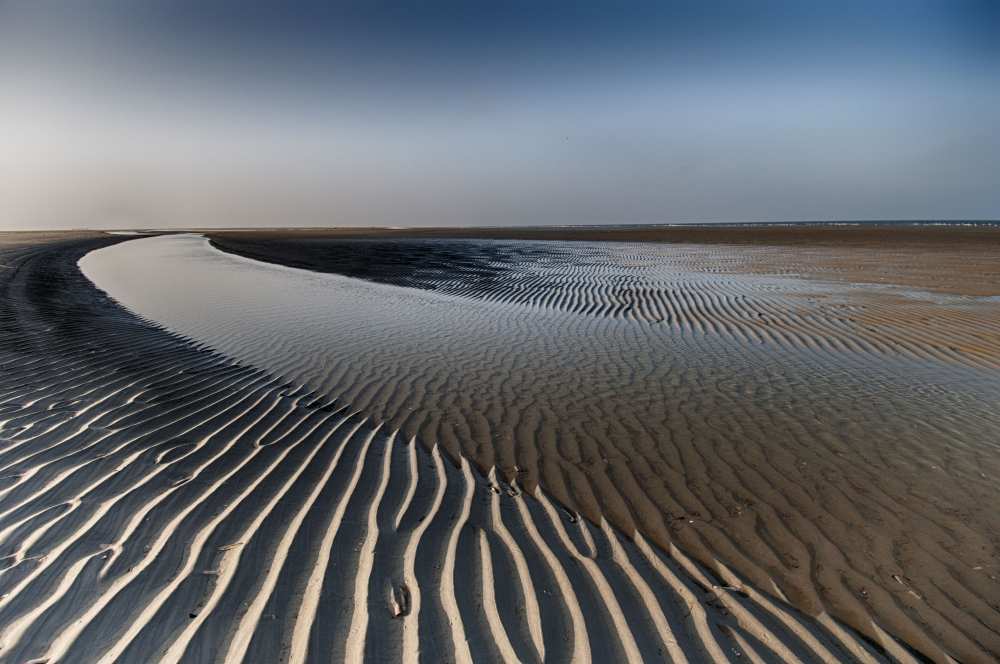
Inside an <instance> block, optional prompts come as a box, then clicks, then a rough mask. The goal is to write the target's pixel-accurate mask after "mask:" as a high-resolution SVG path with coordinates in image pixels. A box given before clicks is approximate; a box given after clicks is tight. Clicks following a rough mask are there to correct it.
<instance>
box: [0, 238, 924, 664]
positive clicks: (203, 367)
mask: <svg viewBox="0 0 1000 664" xmlns="http://www.w3.org/2000/svg"><path fill="white" fill-rule="evenodd" d="M121 240H122V238H111V237H108V236H103V237H101V236H81V237H66V236H54V237H36V238H29V239H28V241H26V242H11V243H7V244H4V245H0V257H2V259H3V262H4V264H5V265H8V266H9V267H10V269H9V270H8V271H6V272H4V273H0V292H2V294H3V297H2V298H0V366H2V371H0V662H42V661H44V662H50V663H54V662H74V663H75V662H148V661H161V662H192V661H195V662H209V661H216V662H240V661H254V662H257V661H269V662H270V661H288V662H296V663H299V662H319V661H331V659H332V660H334V661H348V662H358V661H403V662H418V661H419V662H441V661H457V662H471V661H504V662H538V661H549V662H587V661H598V662H605V661H639V660H644V661H674V662H702V661H713V662H742V661H747V660H750V661H806V662H812V661H847V660H855V661H861V662H881V661H886V660H887V659H890V658H892V659H896V660H902V661H910V660H912V651H910V650H909V649H908V648H907V647H906V646H904V645H903V644H901V643H900V642H899V641H898V640H897V639H896V638H894V637H892V636H891V635H889V634H888V633H886V632H885V631H884V630H880V629H876V628H875V626H874V624H873V625H872V626H871V629H872V630H875V633H876V639H875V640H872V641H868V640H866V639H865V638H864V637H863V636H862V635H860V634H859V633H857V632H855V631H853V630H852V629H851V628H850V627H848V626H845V625H844V624H843V623H841V622H839V621H837V620H836V619H834V618H832V617H831V616H830V615H829V614H827V613H819V614H816V615H808V614H806V613H803V612H801V611H798V610H796V609H795V608H794V607H793V606H791V605H790V604H789V603H788V602H785V601H783V600H782V599H781V598H780V593H779V592H778V591H777V590H776V589H765V590H764V591H761V590H758V589H757V588H755V587H754V586H753V585H752V584H750V583H748V582H747V581H746V579H744V578H742V577H741V576H740V575H739V574H738V573H736V572H734V571H733V570H731V569H730V568H728V567H727V566H726V565H724V564H723V563H722V562H721V561H718V560H714V561H713V562H712V564H711V565H704V564H699V562H698V561H697V560H695V559H693V558H692V557H691V556H690V555H688V554H687V553H686V552H684V551H682V550H681V549H680V548H678V547H677V546H674V545H672V544H671V545H669V546H667V547H659V546H656V545H654V544H652V543H650V542H649V540H647V539H646V538H645V537H644V536H643V535H642V534H641V533H639V532H638V531H632V532H630V533H625V532H624V531H623V530H621V529H620V528H616V527H614V526H613V525H612V524H610V523H609V521H608V520H606V519H602V518H598V519H597V521H594V522H591V521H590V520H588V519H583V518H580V515H579V514H578V513H577V512H574V511H573V510H571V509H569V508H567V506H566V504H565V503H560V501H558V500H557V499H555V498H554V497H553V496H552V495H551V494H550V493H549V492H548V491H546V490H545V489H544V488H543V487H541V486H535V487H533V488H532V489H531V490H530V491H525V490H524V489H525V486H524V485H523V484H522V483H521V482H520V481H519V478H518V477H516V476H515V477H513V478H504V477H502V474H501V473H500V472H498V470H497V469H496V468H490V469H489V471H487V472H482V471H481V470H479V469H477V468H475V467H473V465H472V464H471V463H470V462H469V459H468V458H467V457H465V456H463V455H462V454H461V453H460V452H459V453H457V454H452V453H446V452H445V451H444V450H443V448H442V446H441V445H439V444H437V442H436V441H434V440H423V439H419V438H416V437H409V438H406V437H404V435H403V434H402V432H401V430H399V429H398V428H393V427H392V426H391V425H390V424H389V423H388V422H386V421H385V420H381V421H379V420H378V419H377V418H375V417H373V416H372V415H371V414H370V413H366V412H364V410H363V409H358V408H355V407H353V406H352V405H351V404H350V403H348V402H346V401H344V400H342V399H340V398H331V397H330V396H329V394H328V393H327V392H326V391H324V390H317V389H315V388H309V387H308V386H306V385H305V384H303V383H301V382H295V381H293V380H289V379H286V378H283V377H282V376H280V375H278V374H276V373H275V372H274V371H271V370H269V369H265V368H261V367H260V366H255V365H254V364H253V363H250V362H247V361H241V362H238V361H236V360H235V359H234V358H233V357H231V356H229V355H227V354H223V353H221V352H219V351H218V350H216V349H214V348H213V347H211V346H209V345H207V344H206V342H205V341H203V340H200V339H198V338H195V337H193V336H183V335H180V334H177V333H174V332H171V331H170V330H168V329H166V326H165V325H164V324H163V323H161V322H157V321H156V320H154V319H152V318H149V317H146V318H140V317H139V316H137V315H136V314H135V313H133V312H131V311H129V310H127V309H125V308H123V307H122V306H120V304H119V302H118V301H116V300H113V299H111V298H110V297H109V296H107V295H106V293H104V292H102V291H101V290H99V289H98V288H97V287H96V286H95V285H94V284H93V283H92V282H90V281H89V280H88V279H87V278H86V277H85V276H84V275H83V274H82V273H81V272H80V270H79V269H78V267H77V261H78V260H79V259H81V257H85V258H84V259H83V260H82V261H81V263H82V264H83V266H84V268H85V269H86V270H87V271H88V273H90V274H91V275H92V276H96V275H95V274H94V270H95V269H96V270H97V271H98V272H100V271H102V270H103V269H105V268H110V269H111V273H110V275H109V274H104V275H103V276H102V277H99V278H98V279H99V280H100V281H102V282H103V281H104V280H105V278H109V276H112V275H113V276H114V277H115V278H119V279H120V278H128V279H129V282H130V283H131V279H132V278H134V277H135V276H136V275H133V274H130V273H129V272H128V271H127V270H126V271H124V272H123V271H120V270H122V269H124V268H127V266H126V265H123V264H121V263H119V262H118V261H117V260H115V261H113V262H112V264H110V265H108V264H104V265H103V267H96V268H95V264H94V263H93V261H92V260H90V258H89V257H100V260H101V261H102V262H103V261H104V259H106V258H108V257H109V256H116V255H117V253H112V254H108V253H103V254H101V253H100V252H107V251H110V250H113V249H114V246H112V245H115V244H116V243H119V242H121ZM194 240H195V242H194V243H193V244H192V243H191V242H189V241H188V240H187V239H185V238H172V239H171V238H168V239H166V240H163V241H160V240H158V241H155V242H154V241H143V244H141V245H140V244H138V243H136V244H132V243H124V244H126V245H130V246H129V249H130V250H131V249H138V254H137V255H138V256H139V257H141V258H142V259H143V260H145V261H147V262H146V268H148V269H147V274H156V273H157V271H158V270H159V269H160V268H161V267H163V263H160V262H158V261H159V260H164V261H165V260H168V259H170V260H177V259H180V258H183V259H185V260H187V259H191V258H194V259H195V260H196V262H197V261H198V260H200V258H199V256H198V254H197V252H195V253H191V251H192V250H197V249H198V247H204V246H205V245H204V243H199V242H198V238H194ZM102 247H106V249H101V248H102ZM95 250H96V252H97V253H88V252H94V251H95ZM161 251H165V253H159V254H158V252H161ZM157 254H158V259H157V261H154V260H153V259H154V258H156V257H157ZM128 255H130V256H132V255H133V254H132V252H131V251H129V252H128ZM209 255H210V256H211V254H209ZM215 260H217V257H216V259H215ZM212 262H213V263H214V260H213V261H212ZM193 265H194V264H186V267H193ZM223 265H225V263H223ZM240 265H243V267H246V266H247V265H252V264H248V263H245V262H244V263H240ZM203 267H204V266H203ZM229 268H230V272H229V273H230V274H236V275H237V276H240V277H246V276H248V275H247V274H246V273H242V272H239V271H236V272H235V273H234V272H233V271H232V270H233V269H234V268H233V266H232V265H229ZM267 269H268V270H269V271H271V272H274V271H275V268H273V267H267ZM196 275H197V276H196ZM213 276H219V275H218V273H216V274H214V275H213V274H211V273H206V272H204V271H203V270H202V268H195V269H194V270H193V271H191V272H187V271H182V272H177V273H174V274H173V277H175V278H177V279H178V281H177V282H176V283H175V285H176V286H177V287H179V288H185V287H190V286H196V285H199V286H202V287H206V286H207V285H208V284H209V283H210V282H204V283H200V282H199V281H198V279H200V278H207V277H213ZM254 276H255V277H257V278H259V281H255V282H254V283H255V286H256V287H259V288H261V289H263V290H261V291H260V292H259V294H258V295H259V300H258V303H259V304H260V305H262V306H263V308H257V309H248V310H246V311H245V312H244V313H245V316H246V317H245V320H244V324H245V325H253V326H257V325H262V324H263V322H262V321H263V320H264V317H263V314H264V313H265V312H266V311H267V310H268V309H269V308H270V307H271V306H272V305H271V304H270V303H269V302H268V297H270V296H273V295H277V294H280V292H273V291H270V290H268V288H270V287H275V286H283V288H286V289H287V288H288V287H289V284H288V283H285V284H283V285H282V284H280V283H271V282H269V281H268V279H267V278H265V277H264V276H263V275H262V274H256V275H254ZM282 276H283V277H286V278H287V277H288V276H289V274H288V273H284V274H282ZM296 277H297V278H298V279H302V278H305V277H308V275H303V274H298V273H296ZM307 281H310V280H307ZM328 281H329V278H323V279H320V280H319V281H318V282H317V283H324V282H327V283H326V286H327V287H329V283H328ZM105 285H107V286H108V288H109V289H111V290H116V289H115V288H114V287H112V286H110V285H108V284H107V283H106V284H105ZM150 285H151V284H149V283H146V284H145V286H146V287H149V286H150ZM219 285H221V284H219ZM230 285H231V284H230ZM293 291H294V288H293ZM285 292H286V293H291V294H292V295H293V296H295V295H294V293H292V292H291V291H285ZM148 294H152V295H154V296H160V295H162V296H167V295H168V292H167V291H163V292H159V293H157V292H152V293H148ZM218 294H219V291H215V292H214V293H213V297H214V296H216V295H218ZM230 295H231V294H230ZM383 295H384V293H383ZM121 297H123V298H127V296H126V295H125V294H121ZM162 302H163V303H166V304H168V305H169V306H170V309H169V312H170V314H171V316H174V317H177V318H172V319H171V324H174V325H177V326H178V327H182V326H184V324H183V322H182V321H183V320H185V318H184V315H182V314H184V310H181V309H178V308H177V307H178V306H181V305H185V306H189V305H191V304H192V303H196V302H202V303H203V302H204V301H203V300H199V298H198V297H197V296H195V295H194V294H191V296H189V297H186V298H182V299H180V300H177V299H174V297H173V296H169V297H166V299H165V300H162ZM230 304H238V303H230ZM300 304H301V302H300ZM323 304H326V305H331V306H340V305H343V306H344V307H347V306H348V305H350V301H349V300H344V299H342V300H339V301H338V302H333V301H324V302H323ZM411 304H412V303H411ZM158 313H159V314H161V315H164V314H165V313H167V311H166V310H163V311H159V312H158ZM211 313H212V312H211V311H202V312H199V314H200V315H202V316H203V319H204V320H203V321H202V322H204V321H205V320H207V321H210V322H211V321H215V320H221V321H223V322H226V321H227V320H228V319H227V316H228V315H229V314H228V313H225V312H219V314H220V315H219V316H218V317H216V318H213V317H212V316H211V315H210V314H211ZM341 313H342V314H343V315H347V313H348V309H346V308H344V309H342V310H341ZM227 325H228V323H227ZM221 329H222V328H220V330H221ZM258 331H259V332H261V333H263V334H265V335H266V333H267V332H268V328H267V326H266V325H264V327H260V328H259V329H258ZM363 331H365V332H367V330H363ZM217 333H218V330H217ZM211 334H212V332H211V330H208V331H205V336H211ZM216 341H217V342H218V343H219V345H225V344H224V342H223V341H222V340H221V339H216ZM244 341H245V342H247V344H248V345H250V346H252V345H253V344H255V343H257V342H250V341H249V339H248V338H245V339H244ZM262 357H263V356H258V360H260V359H261V358H262ZM268 357H270V359H271V360H275V359H277V358H279V357H280V353H278V354H275V353H273V352H271V353H270V354H269V355H268ZM262 364H263V362H262Z"/></svg>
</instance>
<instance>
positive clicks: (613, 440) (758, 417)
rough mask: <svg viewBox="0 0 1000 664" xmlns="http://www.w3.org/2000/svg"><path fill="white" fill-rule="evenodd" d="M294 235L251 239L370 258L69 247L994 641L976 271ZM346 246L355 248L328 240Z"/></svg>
mask: <svg viewBox="0 0 1000 664" xmlns="http://www.w3.org/2000/svg"><path fill="white" fill-rule="evenodd" d="M222 242H227V240H226V239H225V238H224V239H223V240H222ZM229 242H230V247H229V248H230V249H233V248H238V247H233V246H232V242H231V240H229ZM308 244H310V245H312V246H311V247H309V248H306V249H304V248H303V247H302V246H300V245H301V243H287V244H281V243H275V242H273V241H272V242H268V243H267V244H266V247H270V248H269V249H267V248H265V249H262V247H264V246H265V245H264V244H263V243H258V245H257V246H255V247H253V249H254V252H253V253H255V255H258V256H260V252H265V253H268V256H267V257H268V258H270V259H271V260H273V261H278V262H284V263H287V264H292V265H303V264H308V265H310V266H312V267H316V265H317V264H318V265H321V266H322V265H325V266H326V269H329V270H331V271H337V270H342V271H343V272H344V273H345V274H348V275H355V276H358V277H362V278H364V279H368V280H369V281H367V282H366V281H362V280H359V279H356V278H351V277H345V276H341V275H337V274H317V273H315V272H308V271H303V270H293V269H288V268H281V267H277V266H274V265H268V264H263V263H259V262H254V261H247V260H245V259H242V258H238V257H234V256H232V255H226V254H223V253H221V252H219V251H216V250H214V249H213V248H211V247H210V246H209V245H208V244H207V243H206V242H205V241H204V240H202V239H201V238H197V237H174V238H157V239H148V240H136V241H134V242H129V243H126V244H122V245H118V246H116V247H114V248H112V249H108V250H105V251H103V252H96V253H94V254H92V255H91V256H90V257H88V259H87V260H85V261H84V262H83V266H84V269H85V271H86V272H87V274H88V275H90V276H91V277H92V278H93V279H94V280H95V281H96V282H97V283H98V284H99V285H101V286H102V287H103V288H105V289H107V290H108V291H109V292H111V293H112V294H113V295H114V296H115V298H116V299H118V300H120V301H121V302H123V303H124V304H125V305H127V306H129V307H130V308H132V309H133V310H134V311H136V312H137V313H139V314H140V315H142V316H144V317H146V318H148V319H150V320H151V321H155V322H156V323H157V324H160V325H163V326H165V327H167V328H168V329H169V330H172V331H174V332H178V333H180V334H183V335H185V336H186V337H189V338H192V339H195V340H197V341H199V342H200V343H204V344H207V345H208V346H209V347H211V348H213V349H216V350H219V351H221V352H223V353H225V354H226V355H227V356H228V357H231V358H233V359H236V360H238V361H241V362H243V363H245V364H248V365H251V366H256V367H265V368H267V370H268V371H271V372H274V373H276V374H279V375H281V376H283V377H285V378H287V379H290V380H293V381H294V382H296V383H301V384H303V385H305V386H307V388H308V389H309V390H315V391H316V392H317V393H320V394H324V395H328V396H330V395H334V396H336V397H337V398H339V399H341V400H342V401H343V402H344V403H346V404H350V406H351V408H357V409H359V410H360V411H361V412H363V413H365V414H366V415H367V416H369V417H371V418H372V419H373V421H378V422H384V423H385V425H386V426H388V427H390V428H391V429H393V430H395V429H398V430H399V431H400V432H401V433H400V435H402V436H404V437H405V438H407V439H408V438H409V437H411V436H417V437H418V438H419V439H420V440H421V441H423V442H424V443H425V445H434V444H438V445H440V446H442V447H443V448H444V449H445V450H446V451H447V452H448V455H449V456H450V457H451V458H452V459H462V458H468V459H471V460H472V461H473V462H474V463H475V465H476V466H477V467H478V468H479V469H480V470H481V471H482V472H488V471H489V470H490V469H491V468H493V467H496V468H497V469H498V471H499V475H500V476H501V477H502V478H503V479H505V480H507V481H513V480H515V479H516V480H517V482H518V484H519V485H521V486H524V487H526V488H527V489H528V490H529V492H530V491H533V490H535V487H536V485H540V486H541V487H542V489H543V490H544V492H545V494H548V495H549V496H551V497H552V498H553V499H554V500H555V501H556V502H557V503H559V504H562V505H565V506H567V507H568V508H569V509H570V510H573V511H577V512H580V513H582V514H583V515H584V516H585V517H586V518H587V520H589V521H590V522H591V523H592V524H600V523H601V520H602V519H606V520H607V521H608V522H609V523H610V524H612V525H613V526H615V527H617V528H619V529H621V530H622V531H623V532H624V533H625V534H627V535H633V534H634V533H640V534H641V535H642V536H644V538H646V539H648V540H650V541H651V542H653V543H654V544H655V545H657V546H658V547H659V548H660V550H665V551H669V550H671V548H676V549H677V550H679V551H681V550H682V551H685V552H687V553H688V554H689V555H692V556H693V557H694V558H696V559H698V560H699V561H701V563H703V564H706V565H709V566H710V567H713V568H715V569H716V570H718V569H723V568H721V567H719V566H720V565H721V564H723V563H724V564H725V565H726V567H725V569H732V570H733V571H734V572H735V573H737V574H739V575H740V576H741V577H742V578H744V579H746V580H747V581H749V585H748V586H747V587H756V588H757V589H760V590H764V591H766V592H770V593H774V596H775V597H777V598H783V597H784V598H787V599H788V600H789V601H790V602H791V603H792V604H793V605H795V606H796V607H798V608H799V609H801V610H803V611H805V612H806V613H807V614H811V615H814V616H824V615H827V614H830V615H832V616H834V617H836V618H837V619H838V620H841V621H844V622H845V623H847V624H848V625H850V626H851V627H853V628H855V629H857V630H859V631H860V632H861V633H863V634H865V635H867V636H868V637H869V638H871V639H873V641H874V642H876V643H881V644H882V645H883V647H890V646H891V644H892V643H893V642H892V640H891V639H890V638H889V637H887V636H886V635H885V633H884V632H882V629H884V630H885V631H886V632H888V633H889V634H892V635H893V636H894V637H896V638H898V639H901V640H902V641H904V642H905V643H907V644H909V646H910V647H913V648H915V649H916V650H917V651H919V652H921V653H923V654H924V655H926V656H929V657H931V658H934V659H938V660H945V659H947V658H948V656H954V657H958V658H960V659H962V660H965V661H978V660H987V659H990V658H991V657H993V656H994V655H995V654H996V653H998V652H1000V643H998V632H1000V614H998V610H997V604H998V602H997V600H998V592H997V581H996V577H997V562H998V561H997V553H996V540H995V538H996V535H995V534H996V533H997V532H1000V528H998V526H1000V523H998V517H997V514H996V511H995V509H994V508H993V506H994V505H996V504H998V498H1000V496H998V495H997V494H998V489H997V484H996V477H997V471H998V470H1000V455H998V453H997V446H996V442H995V441H996V440H1000V435H998V434H1000V418H998V409H997V403H998V395H1000V379H998V374H997V372H996V361H997V357H1000V356H998V353H997V350H998V345H1000V341H998V335H997V326H998V321H1000V315H998V303H997V301H996V299H995V298H992V297H990V296H989V294H983V291H984V288H985V289H988V288H989V286H988V285H987V286H986V287H984V286H982V284H979V285H977V287H976V290H975V293H974V294H973V295H970V296H963V295H960V294H959V292H958V291H961V283H962V279H961V278H960V277H961V275H959V274H957V273H953V274H951V276H950V277H949V285H948V287H947V288H944V289H935V288H934V287H933V284H926V283H921V284H914V283H909V284H908V285H907V286H906V287H894V286H892V285H891V284H890V285H888V286H887V285H886V284H885V283H882V284H881V285H879V286H877V287H875V286H872V285H857V284H854V283H848V282H850V281H851V280H850V279H846V278H842V279H840V280H831V279H827V278H826V275H825V274H824V273H823V272H822V270H819V269H818V270H816V271H815V272H816V274H809V270H808V268H809V264H810V263H816V264H820V265H826V263H821V262H820V261H818V260H817V261H812V260H810V261H805V262H803V261H802V256H804V255H807V254H806V252H804V251H803V250H801V249H790V248H784V249H780V248H779V249H776V248H774V247H764V248H763V250H760V248H759V247H758V248H755V247H747V246H737V245H718V244H712V245H698V244H694V245H692V244H684V245H665V244H648V243H647V244H627V243H581V242H573V243H551V242H544V243H542V242H526V241H496V240H493V241H477V240H469V241H460V242H459V241H448V242H442V241H440V240H434V241H433V242H431V241H427V240H421V241H406V242H403V241H398V240H397V241H393V242H392V243H391V244H390V245H389V246H386V245H385V244H384V242H381V241H380V242H368V243H367V245H366V246H363V247H359V245H358V243H357V242H352V243H350V244H351V246H350V247H348V248H347V249H344V248H343V246H342V241H340V240H338V241H336V242H331V241H329V240H328V239H321V240H309V241H308ZM243 249H244V250H246V247H245V246H244V247H243ZM854 249H857V248H849V249H847V250H844V251H842V252H841V253H842V255H841V256H840V258H839V259H837V260H839V261H840V262H841V263H845V262H846V263H850V262H851V258H850V257H851V253H850V252H852V251H854ZM904 249H906V250H907V251H917V252H918V253H919V247H918V248H917V249H912V248H909V249H907V248H906V247H904ZM359 250H360V251H363V252H365V253H364V255H365V257H366V259H365V261H355V265H356V266H357V265H360V266H361V268H362V269H366V270H369V273H367V274H358V273H357V268H356V267H352V266H351V265H348V266H346V267H345V266H344V264H343V261H342V260H339V259H338V258H337V252H340V254H341V255H346V256H356V255H357V253H358V251H359ZM994 250H995V245H994ZM815 251H821V252H825V254H826V255H827V257H828V259H829V261H833V263H836V262H837V260H834V259H836V258H837V256H836V255H833V256H832V257H830V255H831V253H832V254H836V250H835V249H830V248H819V249H815ZM845 251H846V253H845ZM949 251H951V252H952V253H954V252H958V253H961V251H962V249H961V247H958V248H955V247H951V248H950V249H949ZM977 251H980V250H979V249H977V250H975V251H972V250H970V252H969V253H968V256H967V260H966V267H967V268H968V269H967V270H966V272H965V273H964V274H965V278H966V279H968V278H969V276H970V275H975V274H977V273H978V272H977V267H976V266H977V265H978V266H985V267H983V271H982V272H981V273H982V274H986V273H988V272H989V270H990V269H991V268H990V265H992V264H991V263H989V261H984V259H983V254H982V253H981V252H980V253H977ZM247 253H250V252H247ZM904 253H905V252H904ZM859 255H860V254H859ZM949 255H951V254H949ZM782 256H785V257H786V259H787V260H786V262H787V263H788V264H790V265H796V266H799V267H796V268H795V269H794V270H787V269H785V270H782V271H780V272H779V273H775V272H776V271H774V270H768V269H764V268H765V267H766V266H767V265H771V264H774V263H775V261H777V262H778V264H779V265H780V264H781V260H780V259H781V257H782ZM925 258H928V259H931V258H933V256H931V255H926V256H925ZM949 260H951V259H949ZM769 261H770V262H769ZM373 268H375V269H374V271H372V270H373ZM824 269H825V268H824ZM852 269H853V270H854V272H853V274H855V275H856V274H858V273H859V270H860V272H861V273H863V272H864V268H852ZM871 269H874V268H871ZM885 269H886V268H885V266H881V267H879V268H878V270H876V272H878V271H879V270H882V271H884V270H885ZM788 272H795V273H797V276H794V277H793V276H789V274H788ZM889 272H890V274H891V270H889ZM923 273H924V274H925V275H926V273H927V270H926V269H925V270H923ZM878 281H881V282H886V280H885V279H879V280H878ZM900 281H906V280H902V279H901V280H900ZM373 282H382V283H373ZM248 284H252V286H249V287H248ZM916 286H919V288H918V287H916ZM956 289H958V291H956ZM969 290H970V292H971V291H972V290H973V289H969ZM720 561H721V562H720ZM879 626H880V627H879ZM887 644H889V645H888V646H887Z"/></svg>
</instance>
